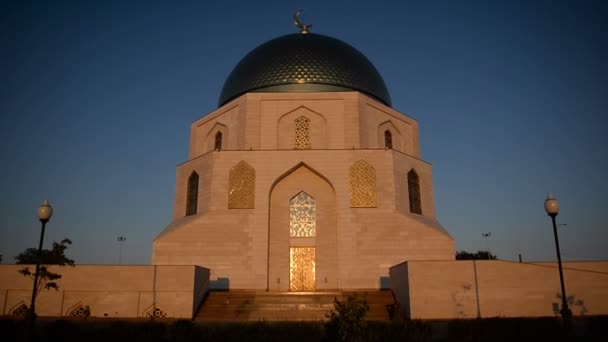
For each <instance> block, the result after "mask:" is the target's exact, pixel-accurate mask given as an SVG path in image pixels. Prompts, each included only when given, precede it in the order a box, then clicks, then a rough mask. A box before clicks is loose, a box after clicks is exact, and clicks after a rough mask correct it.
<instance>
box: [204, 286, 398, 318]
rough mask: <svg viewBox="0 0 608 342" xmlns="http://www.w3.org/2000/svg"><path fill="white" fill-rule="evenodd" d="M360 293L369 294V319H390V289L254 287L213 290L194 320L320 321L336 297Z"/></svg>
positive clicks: (361, 294)
mask: <svg viewBox="0 0 608 342" xmlns="http://www.w3.org/2000/svg"><path fill="white" fill-rule="evenodd" d="M351 294H357V295H360V296H363V297H365V298H367V302H368V304H369V306H370V310H369V311H368V313H367V316H366V319H368V320H380V321H381V320H388V319H389V310H388V309H389V307H390V306H392V305H394V303H395V300H394V297H393V293H392V292H391V291H390V290H363V291H335V292H266V291H251V290H231V291H210V292H209V294H208V296H207V298H206V299H205V301H204V302H203V304H202V305H201V308H200V309H199V311H198V313H197V315H196V317H195V320H197V321H207V322H222V321H224V322H226V321H231V322H234V321H261V320H264V321H318V320H326V319H327V318H326V314H327V313H328V312H329V311H331V310H332V309H333V308H334V298H337V299H338V300H345V299H346V298H347V297H348V296H349V295H351Z"/></svg>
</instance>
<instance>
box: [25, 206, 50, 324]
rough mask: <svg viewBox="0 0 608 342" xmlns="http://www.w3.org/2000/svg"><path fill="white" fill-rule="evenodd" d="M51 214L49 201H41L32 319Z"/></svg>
mask: <svg viewBox="0 0 608 342" xmlns="http://www.w3.org/2000/svg"><path fill="white" fill-rule="evenodd" d="M52 215H53V208H52V207H51V205H50V204H49V201H44V202H42V205H41V206H40V208H38V219H39V220H40V222H41V223H42V231H41V232H40V244H38V257H37V258H36V273H34V287H33V289H32V303H31V305H30V318H31V320H32V321H33V320H34V319H36V316H35V315H36V294H37V293H38V276H39V275H38V273H39V272H40V262H41V260H40V259H42V242H43V241H44V228H45V227H46V223H47V222H49V220H50V219H51V216H52Z"/></svg>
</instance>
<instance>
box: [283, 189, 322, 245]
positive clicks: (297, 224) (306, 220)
mask: <svg viewBox="0 0 608 342" xmlns="http://www.w3.org/2000/svg"><path fill="white" fill-rule="evenodd" d="M316 220H317V211H316V205H315V200H314V199H313V198H312V197H310V196H309V195H308V194H306V193H305V192H300V193H299V194H297V195H296V197H294V198H292V199H291V201H289V236H290V237H315V236H316V234H317V233H316Z"/></svg>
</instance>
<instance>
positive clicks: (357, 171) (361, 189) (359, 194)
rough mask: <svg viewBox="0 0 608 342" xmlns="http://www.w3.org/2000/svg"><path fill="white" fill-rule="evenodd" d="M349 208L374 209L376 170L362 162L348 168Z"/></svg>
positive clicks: (375, 204) (375, 203)
mask: <svg viewBox="0 0 608 342" xmlns="http://www.w3.org/2000/svg"><path fill="white" fill-rule="evenodd" d="M349 177H350V207H351V208H375V207H376V206H377V202H376V170H375V169H374V167H373V166H371V165H369V164H368V163H367V162H365V161H363V160H359V161H358V162H356V163H355V164H353V166H351V167H350V172H349Z"/></svg>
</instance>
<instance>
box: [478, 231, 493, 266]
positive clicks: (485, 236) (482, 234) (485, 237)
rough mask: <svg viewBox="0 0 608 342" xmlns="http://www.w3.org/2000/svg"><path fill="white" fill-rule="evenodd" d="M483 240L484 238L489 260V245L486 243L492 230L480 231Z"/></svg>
mask: <svg viewBox="0 0 608 342" xmlns="http://www.w3.org/2000/svg"><path fill="white" fill-rule="evenodd" d="M481 236H483V238H484V240H486V252H487V253H488V260H490V245H488V239H489V238H490V236H492V232H487V233H481Z"/></svg>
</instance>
